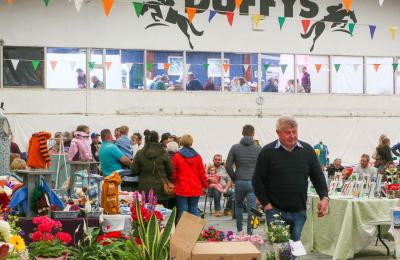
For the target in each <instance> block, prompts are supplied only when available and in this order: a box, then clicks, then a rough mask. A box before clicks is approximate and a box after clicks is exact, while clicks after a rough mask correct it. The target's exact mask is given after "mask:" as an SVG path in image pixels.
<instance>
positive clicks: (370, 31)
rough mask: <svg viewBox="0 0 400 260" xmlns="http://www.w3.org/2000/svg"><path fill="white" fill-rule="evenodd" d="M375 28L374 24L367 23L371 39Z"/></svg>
mask: <svg viewBox="0 0 400 260" xmlns="http://www.w3.org/2000/svg"><path fill="white" fill-rule="evenodd" d="M375 30H376V25H373V24H371V25H369V34H370V35H371V39H374V35H375Z"/></svg>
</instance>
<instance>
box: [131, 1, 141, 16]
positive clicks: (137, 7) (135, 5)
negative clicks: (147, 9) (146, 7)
mask: <svg viewBox="0 0 400 260" xmlns="http://www.w3.org/2000/svg"><path fill="white" fill-rule="evenodd" d="M132 4H133V8H135V13H136V15H137V17H138V18H139V16H140V15H141V14H142V9H143V3H138V2H133V3H132Z"/></svg>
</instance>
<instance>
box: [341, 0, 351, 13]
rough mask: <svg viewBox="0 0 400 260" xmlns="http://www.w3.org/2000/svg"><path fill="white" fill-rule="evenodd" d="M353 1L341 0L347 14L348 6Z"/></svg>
mask: <svg viewBox="0 0 400 260" xmlns="http://www.w3.org/2000/svg"><path fill="white" fill-rule="evenodd" d="M352 2H353V0H343V4H344V8H345V9H346V11H347V12H349V11H350V6H351V3H352Z"/></svg>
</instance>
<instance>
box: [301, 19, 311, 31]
mask: <svg viewBox="0 0 400 260" xmlns="http://www.w3.org/2000/svg"><path fill="white" fill-rule="evenodd" d="M310 22H311V21H310V20H307V19H303V20H301V25H302V26H303V31H304V33H307V32H308V27H310Z"/></svg>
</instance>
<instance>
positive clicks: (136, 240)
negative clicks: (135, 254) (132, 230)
mask: <svg viewBox="0 0 400 260" xmlns="http://www.w3.org/2000/svg"><path fill="white" fill-rule="evenodd" d="M135 242H136V244H137V245H141V244H142V240H140V238H139V237H138V236H135Z"/></svg>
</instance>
